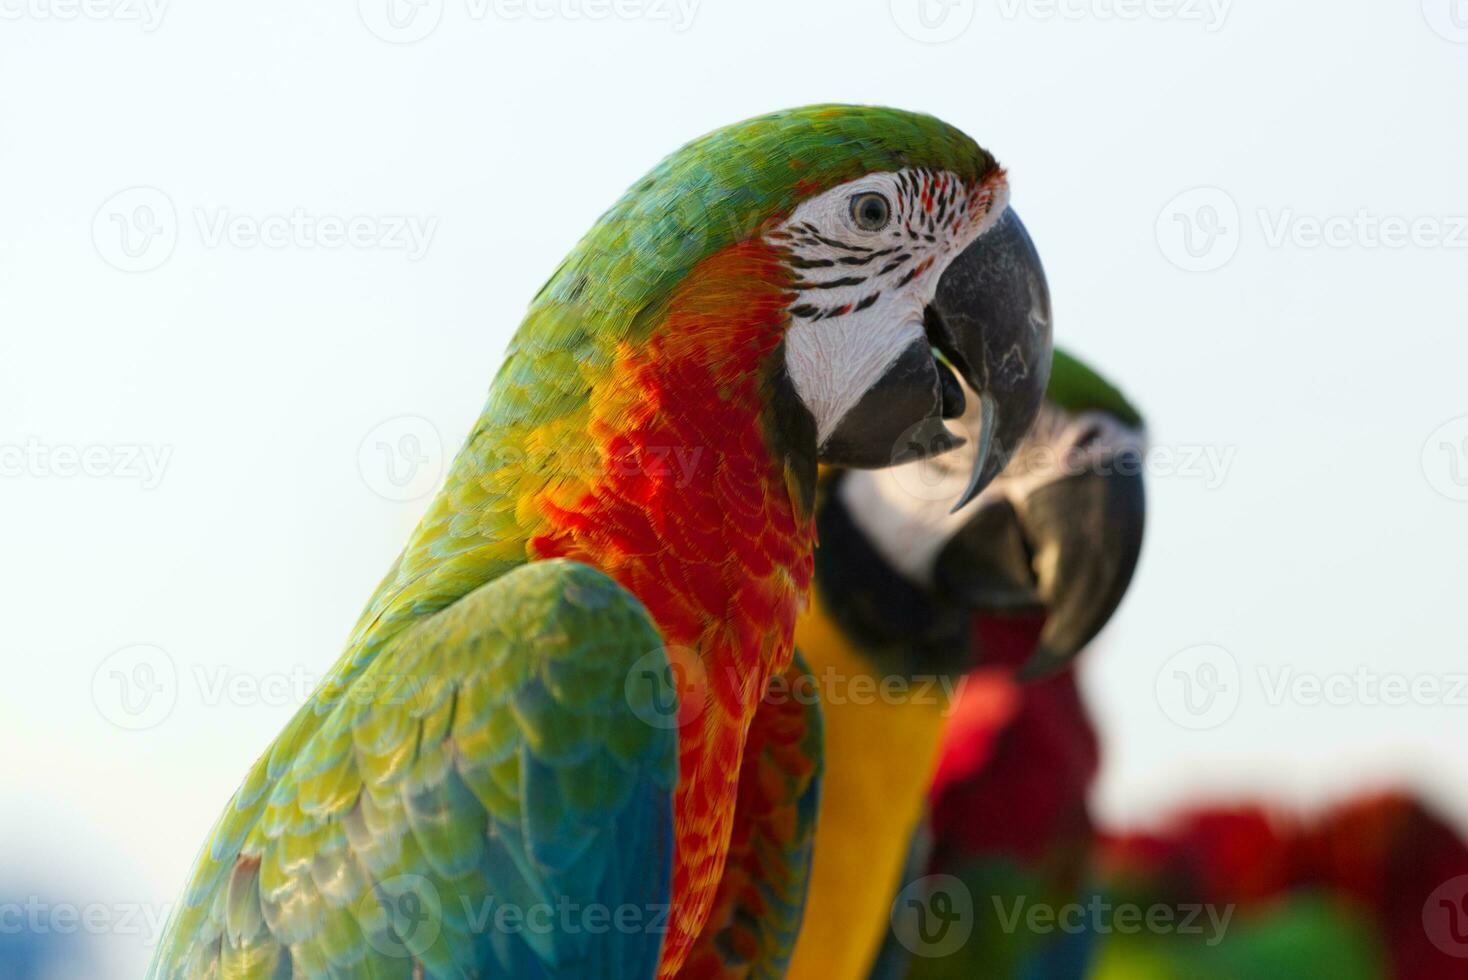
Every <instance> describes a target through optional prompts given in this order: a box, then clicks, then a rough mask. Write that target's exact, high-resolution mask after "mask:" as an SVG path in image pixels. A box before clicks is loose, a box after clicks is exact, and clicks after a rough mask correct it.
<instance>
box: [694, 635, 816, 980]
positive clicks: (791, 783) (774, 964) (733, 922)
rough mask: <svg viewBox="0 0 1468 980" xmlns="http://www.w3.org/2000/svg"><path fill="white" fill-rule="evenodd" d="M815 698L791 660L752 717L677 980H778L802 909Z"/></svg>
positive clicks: (797, 661)
mask: <svg viewBox="0 0 1468 980" xmlns="http://www.w3.org/2000/svg"><path fill="white" fill-rule="evenodd" d="M815 695H816V686H815V681H814V679H813V678H812V677H811V675H810V670H809V668H808V667H807V666H806V663H805V659H804V658H803V657H801V655H800V654H799V653H798V652H797V653H796V654H795V657H794V659H793V660H792V662H791V664H790V666H789V667H788V668H787V669H786V671H785V673H784V674H782V675H781V676H780V677H778V678H776V679H775V681H774V682H773V683H772V685H771V688H770V690H769V691H768V692H767V694H766V696H765V699H764V701H762V702H761V703H760V706H759V709H758V710H757V711H756V712H755V716H754V721H753V722H752V723H751V726H750V730H749V738H748V741H747V742H746V743H745V750H744V763H743V766H742V768H741V769H740V771H739V795H738V798H737V801H736V803H735V807H734V831H733V834H732V836H731V839H730V841H729V857H728V860H727V861H726V863H725V865H724V875H723V877H722V878H721V879H720V880H719V890H718V892H717V893H716V895H715V898H714V905H713V909H712V911H711V913H710V915H709V919H708V922H707V924H706V925H705V927H704V930H703V932H702V933H701V934H700V935H699V938H698V941H697V944H696V945H695V947H694V949H693V951H692V952H691V954H690V955H689V957H688V960H687V962H686V963H685V965H684V968H683V972H682V974H681V976H684V977H694V978H699V980H713V978H720V980H723V978H733V977H740V978H775V977H783V976H784V975H785V971H786V967H787V966H788V965H789V963H790V956H791V954H792V953H793V952H794V951H795V938H796V936H797V935H798V934H799V932H800V923H801V918H802V916H803V914H804V911H805V898H806V892H807V890H808V887H809V885H810V864H811V853H812V848H813V846H814V844H815V831H816V812H817V809H818V806H819V802H820V785H821V768H822V759H823V756H824V748H823V745H822V728H821V709H820V703H819V699H818V698H817V697H816V696H815Z"/></svg>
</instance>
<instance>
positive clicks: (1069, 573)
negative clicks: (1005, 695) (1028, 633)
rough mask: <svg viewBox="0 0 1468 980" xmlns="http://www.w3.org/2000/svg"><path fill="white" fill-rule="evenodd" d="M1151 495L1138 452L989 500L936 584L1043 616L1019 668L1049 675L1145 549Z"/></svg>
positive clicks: (983, 604)
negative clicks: (1021, 493)
mask: <svg viewBox="0 0 1468 980" xmlns="http://www.w3.org/2000/svg"><path fill="white" fill-rule="evenodd" d="M1145 517H1146V497H1145V494H1144V491H1143V486H1142V461H1141V458H1140V456H1139V455H1138V453H1137V452H1136V451H1134V450H1126V451H1122V452H1119V453H1117V454H1116V455H1114V456H1110V457H1104V458H1102V459H1101V460H1099V461H1098V462H1097V463H1095V464H1093V465H1092V466H1091V468H1090V469H1088V470H1087V471H1086V472H1083V473H1075V474H1069V475H1066V476H1063V477H1061V478H1060V479H1058V480H1055V481H1054V482H1051V483H1047V484H1044V485H1043V486H1040V487H1038V488H1036V489H1035V490H1033V491H1031V492H1030V493H1029V494H1027V495H1026V496H1025V497H1024V498H1023V499H1022V500H1020V501H1018V503H1017V504H1012V503H1011V502H1010V501H1008V500H996V501H994V502H992V503H986V504H984V505H983V506H982V507H981V508H980V509H979V510H978V511H977V512H976V513H975V514H974V517H973V518H972V519H971V520H970V521H969V522H968V523H967V524H966V525H964V528H963V530H961V531H960V532H959V533H958V534H957V535H956V536H955V537H954V538H953V540H951V541H949V542H948V544H947V545H946V546H945V547H944V549H943V551H942V552H941V553H940V554H939V556H938V562H937V566H936V568H935V572H934V574H935V578H936V584H937V586H938V588H939V590H940V591H942V592H943V593H945V594H946V595H948V596H949V597H950V598H952V599H954V600H955V601H957V602H959V603H961V604H963V605H964V606H966V607H968V608H970V609H973V610H978V611H987V612H1014V611H1021V610H1039V611H1043V612H1044V613H1045V615H1046V619H1045V625H1044V628H1043V630H1042V631H1041V633H1040V640H1039V643H1038V645H1037V647H1036V649H1035V652H1034V653H1033V654H1032V655H1031V656H1030V658H1029V660H1028V661H1027V662H1026V663H1025V665H1024V667H1023V668H1022V669H1021V670H1020V674H1019V676H1020V677H1021V678H1022V679H1025V680H1035V679H1039V678H1042V677H1046V676H1049V675H1050V674H1053V673H1054V672H1056V671H1057V670H1059V669H1060V668H1062V667H1064V666H1065V665H1066V664H1068V663H1069V662H1070V661H1071V659H1072V658H1074V657H1075V655H1076V654H1078V653H1080V651H1081V650H1082V649H1083V648H1084V647H1085V646H1086V645H1087V644H1088V643H1090V642H1091V641H1092V640H1093V639H1095V638H1096V634H1098V633H1100V632H1101V628H1102V627H1104V626H1105V625H1106V623H1107V621H1109V620H1110V619H1111V616H1112V614H1113V613H1115V612H1116V607H1117V606H1118V605H1120V604H1121V599H1122V596H1123V595H1125V594H1126V590H1127V587H1128V586H1129V585H1130V584H1131V580H1132V574H1133V573H1134V572H1135V571H1136V568H1137V559H1138V557H1139V556H1140V555H1141V550H1142V532H1143V525H1144V523H1145Z"/></svg>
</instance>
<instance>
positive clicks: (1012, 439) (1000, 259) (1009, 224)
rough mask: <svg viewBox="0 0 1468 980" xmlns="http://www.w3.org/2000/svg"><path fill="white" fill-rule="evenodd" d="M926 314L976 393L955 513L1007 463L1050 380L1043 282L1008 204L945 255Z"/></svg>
mask: <svg viewBox="0 0 1468 980" xmlns="http://www.w3.org/2000/svg"><path fill="white" fill-rule="evenodd" d="M927 313H928V316H927V319H928V325H927V332H928V336H929V337H930V338H931V339H932V341H933V346H934V347H936V348H937V349H938V350H939V351H940V352H941V353H942V355H943V357H944V358H945V359H946V360H947V361H948V362H949V363H950V364H952V365H953V366H954V367H955V368H956V369H957V370H958V372H959V373H960V374H961V375H962V376H963V378H964V380H966V381H967V382H968V384H969V387H970V388H972V389H973V390H974V391H975V392H977V393H978V395H979V418H980V423H981V426H980V430H979V447H978V452H977V453H976V454H975V459H974V466H973V472H972V473H971V475H970V477H969V483H968V486H967V488H965V490H964V492H963V496H961V497H960V498H959V500H958V501H957V503H955V504H954V505H953V510H954V511H955V512H957V511H958V510H959V509H960V508H962V507H963V506H964V505H966V504H967V503H969V501H971V500H973V499H974V498H975V497H977V496H978V495H979V492H980V491H981V490H983V489H984V487H986V486H988V485H989V483H990V481H992V480H993V479H994V477H996V476H998V475H999V472H1000V471H1001V470H1003V469H1004V467H1005V466H1006V465H1007V464H1008V463H1009V459H1010V457H1011V456H1013V455H1014V451H1015V449H1016V448H1017V447H1018V446H1019V444H1020V442H1021V441H1023V439H1024V437H1025V435H1026V433H1028V432H1029V431H1030V426H1031V425H1033V424H1034V421H1035V415H1036V414H1037V413H1038V412H1039V410H1040V403H1041V402H1042V401H1043V400H1044V398H1045V386H1046V385H1047V384H1048V383H1049V381H1050V360H1051V357H1052V355H1053V351H1052V347H1051V333H1052V326H1053V315H1052V313H1051V310H1050V286H1049V283H1048V282H1047V281H1046V279H1045V267H1044V265H1043V264H1042V263H1041V262H1040V254H1039V252H1037V251H1036V250H1035V244H1034V242H1032V241H1031V240H1030V235H1029V232H1028V231H1026V230H1025V226H1024V223H1023V222H1021V221H1020V220H1019V215H1017V214H1015V213H1014V210H1013V209H1012V208H1011V209H1008V210H1006V211H1005V212H1004V214H1003V215H1001V216H1000V218H999V221H998V222H997V223H996V224H995V225H994V227H993V228H991V229H990V230H989V232H988V233H987V234H985V235H983V236H982V237H980V238H979V239H978V240H976V241H975V242H974V243H973V244H972V245H970V246H969V247H968V248H967V249H965V250H964V251H963V253H962V254H960V255H959V256H958V258H956V259H954V260H953V263H952V264H951V265H949V267H948V269H947V271H945V272H944V274H943V278H942V279H941V280H940V281H939V283H938V293H937V295H936V296H935V297H934V299H933V303H932V305H931V306H930V307H929V308H928V311H927Z"/></svg>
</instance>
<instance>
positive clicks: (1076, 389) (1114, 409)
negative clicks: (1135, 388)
mask: <svg viewBox="0 0 1468 980" xmlns="http://www.w3.org/2000/svg"><path fill="white" fill-rule="evenodd" d="M1045 397H1046V399H1047V400H1049V401H1050V402H1052V403H1054V404H1055V405H1057V406H1059V407H1060V408H1062V409H1064V410H1065V411H1067V412H1069V413H1071V414H1077V413H1079V412H1091V411H1097V412H1106V413H1108V414H1110V415H1113V416H1115V417H1116V418H1118V419H1120V420H1121V421H1122V422H1125V423H1126V424H1127V425H1129V426H1132V427H1133V428H1142V425H1143V423H1142V413H1140V412H1138V411H1137V410H1136V408H1135V407H1133V405H1132V403H1131V402H1129V401H1127V399H1126V396H1125V395H1123V394H1122V393H1121V392H1120V391H1119V390H1117V388H1116V386H1115V385H1113V384H1112V383H1111V382H1109V381H1107V380H1106V379H1105V378H1103V377H1101V375H1099V374H1097V373H1096V372H1095V371H1093V370H1091V369H1090V368H1089V367H1087V366H1086V365H1085V364H1083V363H1081V361H1079V360H1077V359H1076V358H1075V357H1073V356H1071V355H1070V354H1068V353H1066V352H1065V351H1063V350H1061V349H1060V348H1059V347H1057V348H1055V360H1054V362H1053V364H1052V366H1051V368H1050V387H1049V388H1047V389H1046V391H1045Z"/></svg>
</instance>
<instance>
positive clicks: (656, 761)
mask: <svg viewBox="0 0 1468 980" xmlns="http://www.w3.org/2000/svg"><path fill="white" fill-rule="evenodd" d="M667 670H668V665H667V657H666V654H665V653H664V650H663V641H662V638H661V637H660V635H659V634H658V632H657V630H656V628H655V627H654V625H653V623H652V621H651V619H650V618H649V616H648V614H647V612H646V610H645V609H644V608H643V606H642V605H641V603H639V602H638V601H637V599H636V598H634V597H633V596H632V595H631V594H630V593H628V592H626V591H625V590H623V589H622V588H621V587H620V586H618V585H617V584H616V583H614V582H613V581H612V580H611V579H610V578H608V577H607V576H606V575H604V574H602V573H601V572H599V571H596V570H594V569H592V568H590V567H588V566H586V565H582V564H579V563H576V562H570V561H546V562H539V563H534V564H530V565H525V566H522V567H520V568H517V569H515V570H514V571H512V572H510V573H508V574H506V575H504V576H502V577H501V578H499V579H496V580H495V581H493V582H490V583H488V584H486V585H484V586H481V587H480V588H478V589H477V590H475V591H474V592H472V593H470V594H469V595H467V596H466V597H465V598H463V599H461V600H460V601H458V602H457V603H455V604H453V605H452V606H449V607H448V608H446V609H444V610H442V611H441V612H439V613H437V614H435V615H433V616H431V617H429V618H427V619H425V620H423V621H421V622H420V623H418V624H416V625H414V626H412V627H410V628H408V629H406V630H405V631H404V632H403V634H401V635H400V636H399V637H397V638H395V639H394V640H393V641H392V645H391V646H389V647H387V648H386V649H385V650H384V651H383V653H382V654H381V655H380V656H378V657H376V658H375V659H374V660H373V661H372V662H371V663H370V664H368V665H367V666H366V667H365V669H363V670H361V671H360V672H359V673H357V675H356V676H355V677H354V678H353V679H352V681H351V683H350V684H349V685H348V686H346V687H345V688H344V689H341V690H340V691H336V692H334V694H335V696H333V697H332V698H331V699H330V700H329V701H327V700H324V699H323V692H318V693H317V695H316V697H315V698H313V700H312V702H310V703H308V704H307V705H305V706H304V707H303V708H302V710H301V712H300V713H299V714H298V715H297V717H296V719H295V720H293V721H292V722H291V724H290V725H288V726H287V728H286V730H285V732H283V733H282V735H281V736H280V737H279V739H277V741H276V743H275V745H274V746H272V749H271V750H270V751H269V752H267V753H266V755H265V756H264V757H263V758H262V759H261V761H260V762H259V763H257V764H256V767H255V769H254V770H253V771H252V772H251V774H250V775H249V777H247V779H246V781H245V784H244V786H242V787H241V789H240V790H239V791H238V793H237V794H236V796H235V798H234V799H233V800H232V801H231V803H230V805H229V807H228V808H227V809H226V811H225V814H224V816H223V817H222V818H221V819H220V821H219V824H218V825H217V826H216V828H215V831H214V833H213V834H212V835H211V839H210V841H209V842H208V843H206V845H205V849H204V852H203V854H202V855H201V857H200V858H199V860H198V863H197V866H196V869H195V872H194V875H193V878H192V880H191V882H190V884H189V887H188V889H187V891H186V894H185V899H184V902H183V904H182V906H181V907H180V908H179V909H178V910H176V912H175V913H174V917H173V922H172V924H171V927H170V929H169V930H168V933H167V934H166V935H165V937H164V941H163V943H162V945H161V946H160V949H159V953H158V955H157V958H156V959H155V961H154V965H153V969H152V972H151V974H150V975H151V976H153V977H156V978H159V980H164V978H167V980H173V978H194V977H210V978H226V977H228V978H245V977H291V976H295V977H328V976H329V977H332V978H338V977H342V978H347V977H350V978H358V977H361V978H369V977H370V978H386V977H393V978H398V977H401V978H409V977H412V978H415V980H416V978H420V977H464V976H476V977H492V976H514V977H568V978H569V977H652V976H653V975H654V974H655V973H656V971H657V964H658V960H659V956H660V954H661V947H662V942H663V936H664V933H665V932H666V929H667V917H668V911H669V898H670V891H671V864H672V848H673V833H672V812H673V811H672V792H673V788H674V785H675V783H676V781H677V767H678V762H677V751H676V749H677V746H676V739H677V733H676V728H675V725H674V724H672V723H667V724H659V723H658V719H659V718H662V717H666V712H665V711H662V710H660V708H662V707H663V706H662V705H661V704H659V703H656V702H657V699H658V697H659V695H660V694H662V695H663V697H664V698H665V699H666V698H667V697H668V696H669V695H668V692H665V691H660V690H659V689H658V687H657V684H656V681H654V683H653V684H650V685H642V684H641V683H640V682H638V683H634V681H635V680H636V679H637V678H638V677H641V676H642V675H644V674H646V675H648V676H649V677H652V678H656V677H658V676H660V675H659V672H660V671H661V672H664V673H665V672H666V671H667ZM327 690H328V691H330V690H331V689H330V688H328V689H327Z"/></svg>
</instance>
